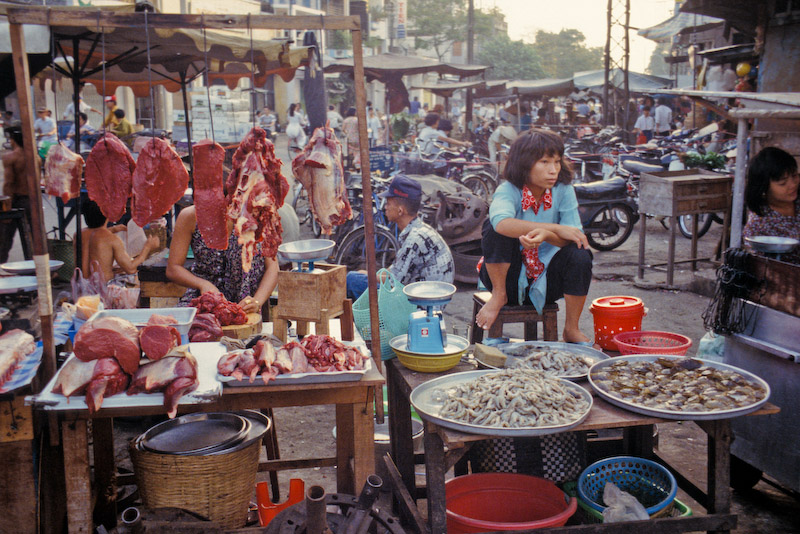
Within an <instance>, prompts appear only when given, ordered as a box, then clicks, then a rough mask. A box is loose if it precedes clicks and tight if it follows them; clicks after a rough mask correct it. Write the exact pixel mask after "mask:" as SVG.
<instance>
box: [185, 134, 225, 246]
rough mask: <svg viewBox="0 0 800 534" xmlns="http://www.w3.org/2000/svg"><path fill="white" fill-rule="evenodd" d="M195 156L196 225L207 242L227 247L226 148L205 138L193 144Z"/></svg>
mask: <svg viewBox="0 0 800 534" xmlns="http://www.w3.org/2000/svg"><path fill="white" fill-rule="evenodd" d="M192 158H193V159H192V161H193V162H194V182H193V184H192V185H193V186H194V206H195V214H196V215H197V228H198V229H199V230H200V235H201V236H203V241H204V242H205V244H206V245H208V246H209V247H211V248H214V249H217V250H225V249H227V248H228V217H227V214H226V212H227V207H228V205H227V203H226V202H225V190H224V187H223V185H224V184H223V182H224V179H223V168H222V164H223V162H224V160H225V149H224V148H222V146H221V145H219V144H218V143H215V142H213V141H212V140H210V139H204V140H202V141H200V142H199V143H196V144H195V145H194V146H193V147H192Z"/></svg>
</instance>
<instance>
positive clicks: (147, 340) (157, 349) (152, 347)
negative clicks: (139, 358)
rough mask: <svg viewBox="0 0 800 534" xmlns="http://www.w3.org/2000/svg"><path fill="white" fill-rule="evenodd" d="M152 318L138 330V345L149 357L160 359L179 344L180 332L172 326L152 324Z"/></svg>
mask: <svg viewBox="0 0 800 534" xmlns="http://www.w3.org/2000/svg"><path fill="white" fill-rule="evenodd" d="M152 320H153V319H152V318H151V319H150V321H148V324H147V326H145V327H144V328H142V330H141V332H139V345H141V347H142V352H144V355H145V356H147V357H148V358H149V359H151V360H160V359H161V358H163V357H164V356H166V355H167V353H168V352H169V351H171V350H172V349H173V348H175V347H177V346H178V345H180V344H181V334H180V332H178V329H177V328H175V327H174V326H169V325H164V324H159V323H155V324H153V323H152Z"/></svg>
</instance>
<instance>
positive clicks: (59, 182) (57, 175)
mask: <svg viewBox="0 0 800 534" xmlns="http://www.w3.org/2000/svg"><path fill="white" fill-rule="evenodd" d="M83 165H84V161H83V158H82V157H81V156H80V154H76V153H75V152H73V151H72V150H70V149H68V148H67V147H66V146H64V143H62V142H59V143H58V144H57V145H54V146H51V147H50V150H48V151H47V159H46V160H45V163H44V185H45V193H47V194H48V195H53V196H54V197H61V200H62V201H64V203H66V202H68V201H69V200H70V199H71V198H76V197H77V196H78V195H79V194H80V193H81V176H82V174H83Z"/></svg>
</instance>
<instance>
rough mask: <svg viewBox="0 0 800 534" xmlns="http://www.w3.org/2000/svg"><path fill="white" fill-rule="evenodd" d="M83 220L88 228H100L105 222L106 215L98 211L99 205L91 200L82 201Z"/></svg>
mask: <svg viewBox="0 0 800 534" xmlns="http://www.w3.org/2000/svg"><path fill="white" fill-rule="evenodd" d="M82 209H83V220H84V221H86V226H88V227H89V228H100V227H102V226H105V224H106V216H105V215H103V212H102V211H100V206H98V205H97V203H96V202H95V201H93V200H89V201H88V202H84V203H83V206H82Z"/></svg>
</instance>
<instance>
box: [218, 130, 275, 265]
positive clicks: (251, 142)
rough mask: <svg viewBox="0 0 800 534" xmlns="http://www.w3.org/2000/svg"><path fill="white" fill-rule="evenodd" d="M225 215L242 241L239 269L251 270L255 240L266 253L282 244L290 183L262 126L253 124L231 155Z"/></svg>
mask: <svg viewBox="0 0 800 534" xmlns="http://www.w3.org/2000/svg"><path fill="white" fill-rule="evenodd" d="M226 190H227V201H228V218H229V219H231V221H233V223H234V231H235V232H236V235H237V236H238V242H239V244H240V245H242V269H243V270H244V271H245V272H249V271H250V267H251V266H252V261H253V255H254V253H255V244H256V243H258V242H263V245H262V250H263V254H264V256H266V257H270V258H271V257H274V256H275V255H276V254H277V252H278V245H280V244H281V230H282V228H281V219H280V216H279V215H278V208H280V207H281V206H283V201H284V199H285V198H286V193H288V191H289V183H288V182H287V181H286V178H285V177H284V176H283V175H282V174H281V160H280V159H278V158H277V157H276V156H275V147H274V146H273V145H272V142H270V141H269V140H268V139H267V134H266V132H265V131H264V130H262V129H261V128H253V129H252V130H250V132H249V133H248V134H247V135H246V136H245V138H244V139H243V140H242V142H241V143H240V144H239V148H237V149H236V152H235V153H234V155H233V168H232V170H231V172H230V174H229V175H228V180H227V182H226Z"/></svg>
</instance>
